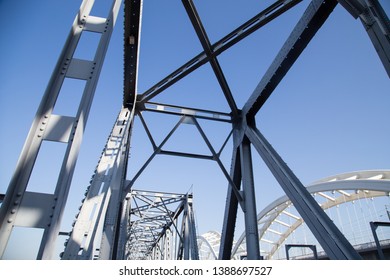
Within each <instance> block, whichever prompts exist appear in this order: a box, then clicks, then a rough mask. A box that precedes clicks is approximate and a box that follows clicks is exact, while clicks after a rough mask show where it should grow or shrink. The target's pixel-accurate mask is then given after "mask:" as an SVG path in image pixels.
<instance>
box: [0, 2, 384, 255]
mask: <svg viewBox="0 0 390 280" xmlns="http://www.w3.org/2000/svg"><path fill="white" fill-rule="evenodd" d="M121 2H122V1H120V0H113V1H112V6H111V7H110V8H109V11H107V17H106V18H102V17H96V16H93V15H90V12H91V9H92V6H93V4H94V1H93V0H84V1H83V2H82V4H81V7H80V11H79V12H78V13H77V16H76V18H75V20H74V23H73V25H72V28H71V31H70V33H69V37H68V39H67V41H66V43H65V46H64V49H63V52H62V53H61V56H60V58H59V60H58V63H57V66H56V67H55V69H54V71H53V75H52V78H51V80H50V82H49V85H48V87H47V90H46V93H45V95H44V97H43V99H42V102H41V105H40V107H39V109H38V111H37V114H36V117H35V119H34V121H33V124H32V126H31V129H30V132H29V135H28V137H27V140H26V143H25V146H24V148H23V150H22V152H21V156H20V158H19V161H18V164H17V167H16V171H15V173H14V175H13V177H12V179H11V182H10V184H9V187H8V190H7V193H6V194H5V197H4V198H2V197H0V198H1V199H2V200H3V203H2V207H1V209H0V256H2V255H3V254H4V251H5V248H6V247H7V243H8V240H9V238H10V236H11V234H12V230H13V228H14V227H15V226H23V227H30V228H40V229H43V230H44V233H43V237H42V240H41V244H40V249H39V252H38V259H50V258H52V255H53V252H54V246H55V241H56V239H57V237H58V235H59V234H60V225H61V221H62V216H63V213H64V208H65V204H66V201H67V199H68V193H69V189H70V185H71V180H72V176H73V173H74V169H75V165H76V161H77V157H78V153H79V150H80V146H81V142H82V138H83V133H84V129H85V126H86V123H87V119H88V114H89V111H90V107H91V103H92V100H93V96H94V92H95V88H96V85H97V81H98V79H99V74H100V70H101V67H102V65H103V61H104V57H105V53H106V50H107V47H108V43H109V40H110V36H111V33H112V30H113V27H114V24H115V22H116V18H117V15H118V10H119V7H120V4H121ZM300 2H301V0H275V1H274V2H273V3H272V4H271V5H269V6H268V7H266V8H265V9H264V10H262V11H260V12H259V13H258V14H257V15H256V16H254V17H253V18H251V19H249V20H248V21H247V22H245V23H243V24H242V25H241V26H239V27H238V28H236V29H235V30H233V31H232V32H230V33H229V34H227V35H226V36H224V37H223V38H222V39H220V40H218V41H216V42H214V43H213V42H211V41H210V39H209V37H208V35H207V32H206V30H205V28H204V26H203V24H202V19H201V18H200V16H199V14H198V12H197V9H196V6H195V4H194V3H193V1H192V0H182V4H183V7H184V8H185V11H186V13H187V15H188V18H189V20H190V22H191V24H192V26H193V28H194V31H195V33H196V35H197V37H198V39H199V42H200V44H201V46H202V48H203V51H202V52H201V53H199V54H198V55H196V56H195V57H193V58H192V59H190V60H189V61H188V62H186V63H184V64H183V65H182V66H180V67H179V68H177V69H176V70H175V71H173V72H172V73H171V74H169V75H168V76H166V77H165V78H163V79H162V80H161V81H159V82H157V83H156V84H155V85H153V86H152V87H151V88H150V89H148V90H146V91H145V92H143V93H139V92H138V91H137V80H138V57H139V48H140V32H141V22H142V0H126V1H125V8H124V11H125V13H124V14H125V21H124V23H125V28H124V95H123V96H124V97H123V104H122V108H121V110H120V113H119V115H118V118H117V121H116V123H115V124H114V128H113V130H112V132H111V134H110V136H109V139H108V142H107V144H106V147H105V149H104V151H103V154H102V157H101V159H100V161H99V163H98V166H97V169H96V172H95V174H94V177H93V178H92V180H91V186H90V187H89V188H88V190H87V192H86V198H85V200H84V202H83V204H82V206H81V208H80V213H79V216H78V217H77V220H76V222H75V224H74V228H73V230H72V231H71V233H70V234H69V235H70V238H69V241H68V244H67V246H66V250H65V252H64V255H63V258H71V259H74V258H76V259H79V258H80V259H94V258H98V259H117V258H123V256H124V254H123V250H124V248H126V246H127V245H126V244H127V240H128V236H127V228H128V224H127V219H126V217H127V215H128V213H127V212H126V211H125V209H127V207H126V198H127V195H128V194H129V193H131V191H132V187H133V185H134V182H135V181H136V179H137V178H138V176H139V175H140V174H141V173H142V172H143V171H144V169H145V168H146V167H147V166H148V164H149V163H150V162H151V161H152V160H153V159H154V157H155V156H156V155H159V154H165V155H170V156H181V157H189V158H197V159H203V160H212V161H214V162H216V163H217V165H218V166H219V167H220V169H221V171H222V173H223V174H224V176H225V177H226V179H227V182H228V193H227V200H226V208H225V209H226V210H225V216H224V221H223V228H222V235H221V245H220V252H219V258H220V259H230V258H231V253H232V248H233V237H234V228H235V224H236V216H237V212H238V207H239V206H240V207H241V209H242V210H243V213H244V217H245V234H246V237H245V238H246V245H247V257H248V259H259V258H260V249H259V242H258V240H259V235H258V231H257V211H256V203H255V189H254V180H253V169H252V167H253V164H252V156H251V153H252V151H251V149H252V147H254V148H255V150H256V151H257V152H258V153H259V155H260V156H261V157H262V159H263V160H264V162H265V163H266V165H267V166H268V167H269V169H270V170H271V172H272V174H273V176H274V177H275V178H276V180H277V181H278V182H279V184H280V185H281V187H282V189H283V190H284V192H285V193H286V194H287V196H288V198H289V199H290V200H291V202H292V203H293V204H294V206H295V207H296V209H297V211H298V212H299V213H300V215H301V217H302V219H303V220H305V222H306V224H307V225H308V227H309V228H310V230H311V231H312V232H313V234H314V236H315V237H316V238H317V240H318V241H319V243H320V244H321V246H322V247H323V248H324V250H325V251H326V253H327V254H328V256H329V257H330V258H332V259H359V258H360V256H359V255H358V254H357V253H356V251H355V250H354V248H353V247H352V246H351V244H350V243H349V242H348V240H346V239H345V237H344V236H343V235H342V234H341V232H340V231H339V229H338V228H337V227H336V226H334V225H333V223H332V222H331V220H330V219H329V217H328V216H327V215H326V214H325V213H324V211H323V209H321V207H320V206H319V205H318V204H317V203H316V201H315V200H314V198H313V197H312V196H311V194H310V193H309V192H308V191H307V189H306V188H305V187H304V186H303V184H302V183H301V182H300V180H299V179H298V178H297V177H296V176H295V174H294V173H293V172H292V171H291V169H290V168H289V167H288V166H287V164H286V163H285V162H284V161H283V160H282V158H281V157H280V156H279V155H278V153H277V152H276V151H275V150H274V149H273V147H272V146H271V145H270V143H269V142H268V141H267V140H266V139H265V137H264V136H263V135H262V133H261V132H260V131H259V129H258V127H257V126H256V122H255V117H256V115H257V113H258V112H259V110H261V108H262V107H263V105H264V104H265V103H266V102H267V100H268V98H269V97H270V96H271V95H272V93H273V91H274V90H275V88H276V87H277V86H278V85H279V83H280V82H281V81H282V79H283V77H284V76H285V75H286V74H287V72H288V71H289V69H290V68H291V67H292V65H293V64H294V63H295V61H296V60H297V59H298V57H299V56H300V55H301V53H302V52H303V51H304V49H305V48H306V46H307V45H308V44H309V42H310V41H311V39H312V38H313V37H314V36H315V34H316V33H317V31H318V30H319V29H320V28H321V26H322V25H323V24H324V22H325V21H326V20H327V18H328V17H329V15H330V14H331V13H332V11H333V9H334V8H335V6H336V5H337V4H338V3H340V4H342V5H343V6H344V7H345V8H346V9H347V10H348V11H349V12H350V13H351V14H352V16H354V17H355V18H359V19H360V20H361V22H362V23H363V26H364V27H365V28H366V30H367V32H368V34H369V36H370V38H371V41H372V42H373V44H374V47H375V49H376V50H377V52H378V55H379V57H380V58H381V60H382V63H383V65H384V68H385V69H386V71H387V73H388V74H389V75H390V39H389V33H390V32H389V30H390V24H389V20H388V18H387V15H386V13H385V12H384V10H383V9H382V7H381V5H380V4H379V2H378V1H377V0H339V1H336V0H326V1H324V0H313V1H311V2H310V3H309V5H308V6H307V8H306V10H305V12H304V13H303V15H302V17H301V19H300V20H299V21H298V22H297V24H296V26H295V28H294V29H293V31H292V32H291V34H290V36H289V37H288V38H287V39H286V41H285V43H284V45H283V46H282V48H281V49H280V51H279V53H278V54H277V55H276V57H275V59H274V61H273V62H272V63H271V65H270V66H269V68H268V70H267V71H266V73H265V75H264V76H263V78H262V79H261V80H260V82H259V84H258V86H257V87H256V88H255V90H254V91H253V93H252V94H251V96H250V98H249V99H248V100H247V102H246V103H245V105H244V106H243V107H242V108H238V106H237V104H236V100H235V98H234V96H233V94H232V92H231V89H230V87H229V84H228V82H227V80H226V78H225V75H224V71H223V69H222V67H221V65H220V64H219V61H218V56H219V55H220V54H222V53H223V52H224V51H226V50H228V49H229V48H230V47H232V46H233V45H235V44H236V43H238V42H240V41H242V40H243V39H245V38H246V37H248V36H249V35H251V34H252V33H253V32H255V31H257V30H258V29H260V28H261V27H263V26H264V25H266V24H267V23H269V22H271V21H272V20H274V19H275V18H277V17H278V16H280V15H281V14H283V13H284V12H286V11H288V10H289V9H291V8H293V7H295V6H296V5H297V4H299V3H300ZM83 32H94V33H97V34H99V35H100V36H101V37H100V41H99V46H98V48H97V50H96V53H95V54H94V55H93V57H94V58H93V59H92V60H82V59H77V58H75V57H73V55H74V52H75V49H76V47H77V45H78V42H79V39H80V36H81V34H82V33H83ZM206 63H207V64H209V65H210V66H211V68H212V71H213V73H214V75H215V78H216V80H217V82H218V84H219V86H220V88H221V91H222V93H223V96H224V99H225V100H226V102H227V104H228V106H229V112H220V111H217V110H204V109H202V108H190V107H183V106H179V105H177V104H161V103H159V102H155V97H157V96H158V95H160V94H162V93H163V92H164V91H165V90H166V89H168V88H169V87H171V86H172V85H174V84H175V83H176V82H178V81H179V80H181V79H183V78H185V77H186V76H188V75H189V74H190V73H192V72H193V71H195V70H197V69H198V68H200V66H202V65H204V64H206ZM67 78H72V79H80V80H84V81H86V85H85V89H84V92H83V97H82V99H81V101H80V104H79V109H78V112H77V114H76V115H75V116H61V115H55V114H53V113H52V112H53V109H54V107H55V104H56V100H57V98H58V95H59V94H60V89H61V86H62V84H63V82H64V80H65V79H67ZM144 112H152V113H157V114H169V115H174V116H177V118H178V122H177V124H176V126H175V127H174V128H173V129H172V130H171V131H170V132H169V133H168V135H167V136H166V137H165V139H164V140H163V141H162V142H161V143H159V144H158V143H156V142H155V139H154V137H153V135H152V134H151V132H150V131H149V129H148V126H147V125H146V122H145V121H144V119H143V118H142V116H143V113H144ZM138 117H139V119H140V120H141V122H142V123H143V124H144V127H145V130H146V132H147V134H148V136H149V139H150V141H151V143H152V146H153V149H154V152H153V154H152V155H151V156H150V157H149V159H148V160H147V162H146V163H145V164H144V165H143V167H142V168H141V169H140V170H139V172H138V173H137V174H136V176H135V177H134V178H132V179H130V180H127V178H126V174H127V166H128V161H129V150H130V142H131V135H132V133H133V131H132V130H133V123H134V120H135V118H138ZM199 119H203V120H207V121H214V122H223V123H228V124H230V125H231V133H230V134H229V135H228V136H227V140H226V142H227V141H229V139H232V142H233V152H232V161H231V170H230V172H228V171H227V170H226V169H225V167H224V165H223V164H222V161H221V159H220V153H221V151H222V150H223V149H224V147H225V144H224V145H223V146H222V148H220V149H216V148H215V147H214V146H213V145H211V143H210V141H209V137H208V136H207V135H206V133H205V132H204V130H203V129H202V127H201V125H200V124H199V122H198V120H199ZM184 123H190V124H192V125H194V126H195V127H196V129H197V131H198V132H199V134H200V135H201V137H202V139H203V140H204V142H205V144H206V146H207V147H208V149H209V151H210V154H207V155H204V154H194V153H186V152H179V151H172V150H163V147H164V145H165V144H166V142H167V141H168V140H169V138H170V137H171V136H172V135H173V134H174V133H175V131H176V129H177V128H178V127H179V126H181V125H182V124H184ZM43 141H54V142H62V143H66V145H67V150H66V153H65V156H64V157H63V164H62V167H61V171H60V174H59V177H58V181H57V185H56V188H55V191H54V193H52V194H47V193H44V192H30V191H28V190H27V184H28V181H29V178H30V176H31V173H32V170H33V168H34V164H35V161H36V159H37V155H38V153H39V148H40V146H41V144H42V142H43ZM31 209H34V210H36V211H30V210H31ZM188 245H189V244H188V242H187V243H185V245H184V247H186V246H188ZM185 250H187V251H188V249H185Z"/></svg>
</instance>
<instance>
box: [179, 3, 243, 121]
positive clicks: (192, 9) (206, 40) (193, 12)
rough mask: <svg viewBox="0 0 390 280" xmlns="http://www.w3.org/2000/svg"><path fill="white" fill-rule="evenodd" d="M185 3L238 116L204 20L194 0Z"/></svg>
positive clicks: (228, 99) (201, 41) (215, 72)
mask: <svg viewBox="0 0 390 280" xmlns="http://www.w3.org/2000/svg"><path fill="white" fill-rule="evenodd" d="M182 2H183V5H184V7H185V9H186V11H187V14H188V16H189V18H190V20H191V23H192V25H193V27H194V29H195V32H196V34H197V35H198V38H199V41H200V43H201V44H202V47H203V49H204V51H205V53H206V55H207V58H208V60H209V62H210V64H211V68H213V71H214V74H215V76H216V78H217V80H218V83H219V85H220V86H221V89H222V91H223V93H224V95H225V98H226V100H227V102H228V104H229V107H230V110H231V111H232V114H233V115H234V116H237V114H238V109H237V105H236V102H235V101H234V98H233V95H232V92H231V91H230V88H229V85H228V83H227V81H226V78H225V75H224V74H223V72H222V68H221V65H220V64H219V62H218V59H217V57H216V56H215V54H214V52H213V49H212V46H211V43H210V40H209V38H208V36H207V33H206V30H205V29H204V27H203V24H202V21H201V19H200V17H199V15H198V12H197V11H196V8H195V6H194V3H193V2H192V0H182Z"/></svg>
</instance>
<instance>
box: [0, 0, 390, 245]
mask: <svg viewBox="0 0 390 280" xmlns="http://www.w3.org/2000/svg"><path fill="white" fill-rule="evenodd" d="M107 2H109V1H102V0H97V1H96V3H97V4H96V5H97V6H96V8H95V9H94V10H93V13H92V14H93V15H95V16H105V14H104V13H102V12H101V11H102V10H103V8H104V7H105V5H106V3H107ZM194 2H195V4H196V7H197V9H198V12H199V14H200V16H201V18H202V20H203V24H204V26H205V29H206V31H207V34H208V36H209V38H210V41H211V42H212V43H213V42H215V41H217V40H219V39H220V38H222V37H223V36H224V35H226V34H227V33H229V32H230V31H232V30H233V29H234V28H236V27H238V26H239V25H241V24H242V23H243V22H245V21H246V20H248V19H249V18H251V17H252V16H254V15H255V14H257V13H258V12H259V11H260V10H262V9H264V8H265V7H266V6H267V5H269V4H270V3H273V2H274V1H259V0H257V1H255V0H245V1H240V4H239V6H237V1H233V0H226V1H222V0H215V1H204V0H195V1H194ZM80 3H81V1H79V0H69V1H59V0H56V1H53V0H50V1H49V0H42V1H38V2H37V1H34V2H32V1H18V2H15V1H11V0H0V25H1V26H2V30H3V36H2V43H1V45H0V48H1V52H0V61H1V64H0V128H1V131H2V137H0V146H1V147H2V157H0V167H1V168H0V170H1V171H0V193H5V191H6V189H7V186H8V183H9V180H10V178H11V176H12V172H13V170H14V168H15V166H16V162H17V159H18V156H19V153H20V151H21V149H22V147H23V143H24V141H25V138H26V136H27V133H28V131H29V128H30V125H31V123H32V120H33V118H34V115H35V112H36V110H37V107H38V105H39V102H40V100H41V97H42V95H43V93H44V91H45V88H46V85H47V83H48V81H49V78H50V75H51V71H52V70H53V68H54V65H55V63H56V60H57V57H58V55H59V53H60V52H61V49H62V46H63V43H64V42H65V39H66V36H67V34H68V32H69V30H70V27H71V24H72V22H73V19H74V16H75V14H76V13H77V11H78V9H79V6H80ZM307 4H308V1H303V2H302V3H301V4H299V5H298V6H296V7H295V8H293V9H292V10H290V11H288V12H287V13H285V14H283V15H282V16H280V17H279V18H277V19H276V20H275V21H273V22H271V23H270V24H268V25H267V26H265V27H263V28H261V29H260V30H258V31H257V32H255V33H254V34H252V35H251V36H249V37H248V38H246V39H245V40H244V41H242V42H240V43H238V44H237V45H235V46H233V47H232V48H231V49H229V50H227V51H226V52H224V53H223V54H221V55H220V56H219V57H218V60H219V62H220V64H221V66H222V69H223V70H224V73H225V76H226V78H227V81H228V83H229V86H230V88H231V90H232V92H233V95H234V97H235V99H236V102H237V104H238V106H239V107H242V106H243V105H244V104H245V102H246V100H247V98H248V97H249V96H250V94H251V93H252V92H253V90H254V88H255V87H256V85H257V83H258V82H259V81H260V79H261V77H262V75H263V74H264V73H265V71H266V70H267V68H268V66H269V64H270V63H271V62H272V60H273V58H274V56H275V55H276V54H277V52H278V51H279V49H280V47H281V45H282V44H283V43H284V41H285V40H286V38H287V36H288V35H289V33H290V32H291V30H292V28H293V27H294V25H295V23H296V22H297V21H298V19H299V18H300V16H301V14H302V13H303V11H304V10H305V8H306V6H307ZM143 12H144V14H143V23H142V28H143V29H142V35H141V51H140V65H139V85H138V91H139V92H140V93H142V92H144V91H145V90H147V89H149V87H151V86H152V85H153V84H154V83H156V82H158V81H160V80H161V79H162V78H164V77H165V76H166V75H167V74H170V73H171V72H172V71H173V70H175V69H176V68H178V67H180V66H181V65H182V64H184V63H185V62H187V61H188V60H189V59H191V58H192V57H193V56H195V55H197V54H198V53H200V52H201V51H202V48H201V45H200V43H199V41H198V39H197V37H196V34H195V32H194V31H193V29H192V27H191V23H190V21H189V19H188V17H187V15H186V13H185V10H184V8H183V7H182V4H181V1H176V0H175V1H174V0H169V1H156V0H149V1H148V0H145V1H144V7H143ZM122 34H123V33H122V11H121V14H120V16H119V18H118V22H117V26H116V29H115V31H114V34H113V36H112V39H111V44H110V47H109V49H108V53H107V56H106V60H105V64H104V67H103V70H102V73H101V78H100V80H99V84H98V87H97V91H96V94H95V98H94V101H93V104H92V109H91V113H90V118H89V121H88V124H87V128H86V131H85V135H84V140H83V144H82V147H81V152H80V155H79V159H78V163H77V167H76V171H75V175H74V179H73V183H72V190H71V193H70V201H69V203H68V206H67V212H66V217H65V218H64V221H63V228H62V229H63V230H65V231H69V230H70V227H71V223H72V220H73V217H74V215H75V214H76V213H77V208H78V206H79V204H80V200H81V199H82V198H83V193H84V190H85V188H86V186H87V185H88V182H89V180H90V178H91V176H92V173H93V170H94V168H95V167H96V164H97V162H98V158H99V156H100V153H101V151H102V149H103V147H104V145H105V142H106V140H107V137H108V135H109V132H110V130H111V128H112V125H113V123H114V120H115V118H116V115H117V113H118V112H119V110H120V106H121V101H122V83H123V82H122V81H123V78H122V77H123V74H122V69H123V65H122V57H123V53H122V49H123V47H122ZM94 42H96V38H95V37H94V36H92V35H91V36H90V37H86V38H85V44H83V45H80V49H79V50H77V56H79V58H88V50H89V48H90V46H91V45H92V44H94ZM80 87H81V83H80V81H76V80H69V81H67V83H66V85H64V87H63V91H64V92H63V96H64V97H63V99H61V100H59V101H58V105H57V106H56V108H55V110H54V112H55V113H56V114H64V115H70V114H73V113H74V112H75V107H74V104H76V103H75V100H77V98H79V96H80V95H77V94H78V93H77V92H78V90H79V89H80ZM389 88H390V81H389V78H388V76H387V74H386V72H385V71H384V68H383V66H382V64H381V62H380V60H379V58H378V56H377V54H376V51H375V49H374V47H373V46H372V43H371V41H370V40H369V38H368V35H367V33H366V32H365V30H364V29H363V27H362V25H361V23H360V22H359V21H358V20H355V19H354V18H353V17H352V16H350V15H349V14H348V13H347V12H346V11H345V10H344V9H343V8H342V7H341V6H337V7H336V9H335V11H334V12H333V13H332V15H331V16H330V18H329V19H328V21H327V22H326V23H325V24H324V26H323V27H322V29H321V30H320V31H319V32H318V34H317V35H316V36H315V38H314V39H313V40H312V42H311V43H310V44H309V46H308V47H307V48H306V50H305V51H304V52H303V54H302V55H301V57H300V58H299V59H298V61H297V62H296V63H295V64H294V66H293V67H292V68H291V70H290V71H289V72H288V74H287V75H286V77H285V78H284V79H283V81H282V82H281V83H280V85H279V86H278V88H277V89H276V90H275V92H274V93H273V95H272V96H271V98H270V99H269V100H268V101H267V103H266V105H265V106H264V107H263V108H262V109H261V110H260V112H259V114H258V115H257V118H256V120H257V124H258V127H259V128H260V130H261V131H262V133H263V134H264V136H265V137H266V138H267V139H268V140H269V141H270V142H271V144H272V145H273V146H274V148H275V149H276V150H277V151H278V152H279V154H280V155H281V156H282V157H283V159H284V161H285V162H286V163H287V164H288V165H289V166H290V168H291V169H292V170H293V171H294V172H295V173H296V175H297V176H298V178H300V179H301V181H302V182H303V183H304V184H309V183H311V182H313V181H315V180H317V179H320V178H323V177H326V176H330V175H333V174H338V173H343V172H349V171H355V170H370V169H388V168H389V164H390V160H389V158H390V148H389V145H388V143H389V140H390V129H389V124H388V120H389V117H390V111H389V105H390V95H389ZM155 101H156V102H164V103H173V104H177V105H183V106H191V107H199V108H205V109H212V110H218V111H224V112H228V106H227V103H226V101H225V100H224V98H223V94H222V92H221V90H220V88H219V86H218V83H217V81H216V79H215V76H214V74H213V72H212V70H211V67H210V66H209V65H208V64H206V65H204V66H202V67H201V68H199V69H198V70H197V71H195V72H193V73H192V74H190V75H189V76H188V77H186V78H185V79H183V80H182V81H180V82H178V83H177V84H176V85H174V86H172V87H171V88H169V89H168V90H166V92H164V93H162V94H161V95H160V96H158V97H157V98H156V99H155ZM145 119H146V120H147V122H148V124H149V125H150V129H151V130H152V132H153V133H154V135H155V137H156V141H157V142H160V141H161V140H162V139H163V138H164V137H165V135H166V134H167V133H168V132H169V129H170V128H172V127H173V125H174V123H175V122H176V121H177V119H176V118H173V117H165V116H155V115H153V114H147V113H145ZM163 120H164V122H162V121H163ZM201 125H202V127H203V128H204V130H205V131H206V132H207V134H208V136H209V137H210V140H211V142H212V143H213V144H215V147H216V148H218V147H219V146H220V145H221V144H222V142H223V141H224V139H225V137H226V136H227V134H228V133H229V130H230V127H229V126H228V125H225V124H222V125H221V124H218V123H206V122H201ZM132 137H133V138H132V145H131V146H132V150H131V158H130V161H129V172H128V173H129V174H128V179H131V178H132V176H133V175H134V174H135V172H137V170H138V169H139V167H140V166H141V165H142V164H143V162H144V161H145V160H146V159H147V157H148V156H149V155H150V154H151V153H152V148H151V145H150V143H149V142H148V139H147V136H146V134H145V132H144V131H143V129H142V127H140V124H139V122H138V121H137V122H136V124H135V128H134V131H133V136H132ZM177 147H179V149H180V151H188V152H200V153H203V152H205V153H208V151H207V149H206V146H205V144H204V143H202V140H201V138H200V136H199V135H198V134H197V133H196V130H195V128H194V126H191V125H183V126H181V127H180V129H179V130H178V132H177V133H176V134H175V135H174V136H173V137H172V139H171V140H170V141H169V142H168V143H167V146H166V148H167V149H168V148H177ZM63 151H64V146H58V145H56V143H45V147H44V148H43V149H42V152H41V155H40V156H39V157H40V158H39V162H38V163H37V167H36V168H37V169H36V171H34V174H33V175H32V178H31V181H30V183H29V187H28V188H29V190H31V191H43V192H50V191H51V190H53V189H54V187H53V185H54V184H55V181H56V168H57V167H56V166H59V164H60V161H59V160H57V159H54V158H53V155H54V154H60V153H61V152H63ZM230 153H231V143H229V144H228V146H227V147H226V150H225V152H224V153H223V154H222V160H223V161H224V164H225V166H226V168H227V170H229V167H230V166H229V165H230V157H231V155H230ZM40 159H42V160H40ZM253 161H254V172H255V183H256V193H257V208H258V212H259V211H260V209H262V208H263V207H265V206H266V205H267V204H269V203H270V202H271V201H272V200H274V199H276V198H278V197H279V196H281V195H282V194H283V193H282V190H281V189H280V187H279V186H278V184H277V183H276V181H275V179H274V178H273V177H272V175H271V174H270V172H269V171H268V169H267V167H266V166H265V165H264V164H263V162H262V161H261V159H260V158H259V156H258V155H257V153H256V152H255V151H254V152H253ZM135 187H136V188H138V189H147V190H165V191H168V192H187V191H188V190H189V189H190V188H191V189H192V191H193V193H194V203H195V211H196V213H197V214H196V215H197V221H198V231H199V233H200V234H201V233H204V232H206V231H208V230H217V231H220V230H221V227H222V217H223V212H224V203H225V198H226V187H227V182H226V179H225V178H224V176H223V174H222V172H221V171H220V170H219V168H218V166H217V163H216V162H212V161H200V160H194V159H182V158H172V157H167V156H157V157H156V159H155V160H154V161H153V162H152V163H151V164H150V166H149V167H148V168H147V170H146V171H145V173H144V174H143V175H142V176H141V177H140V178H139V179H138V180H137V181H136V183H135ZM243 230H244V228H243V218H242V214H241V213H239V221H238V227H237V234H238V236H239V235H240V234H241V232H242V231H243ZM20 234H21V235H23V234H26V231H24V230H23V229H22V230H21V231H20ZM238 236H237V238H238Z"/></svg>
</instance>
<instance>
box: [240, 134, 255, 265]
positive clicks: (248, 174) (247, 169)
mask: <svg viewBox="0 0 390 280" xmlns="http://www.w3.org/2000/svg"><path fill="white" fill-rule="evenodd" d="M240 153H241V170H242V187H243V191H244V205H245V209H243V210H244V215H245V234H246V248H247V254H248V259H249V260H259V259H260V245H259V233H258V229H257V211H256V196H255V186H254V180H253V169H252V155H251V146H250V142H249V140H248V139H247V138H246V137H244V140H243V142H242V143H241V146H240Z"/></svg>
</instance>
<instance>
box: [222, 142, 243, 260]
mask: <svg viewBox="0 0 390 280" xmlns="http://www.w3.org/2000/svg"><path fill="white" fill-rule="evenodd" d="M230 176H231V177H232V180H233V182H234V184H235V186H232V185H231V184H229V186H228V191H227V197H226V206H225V215H224V218H223V228H222V233H221V245H220V247H219V254H218V258H219V259H220V260H230V258H231V252H232V248H233V239H234V229H235V227H236V221H237V210H238V199H237V197H236V195H235V194H234V191H233V188H234V187H237V188H239V187H240V185H241V177H242V176H241V163H240V149H239V148H234V151H233V157H232V165H231V170H230Z"/></svg>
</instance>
